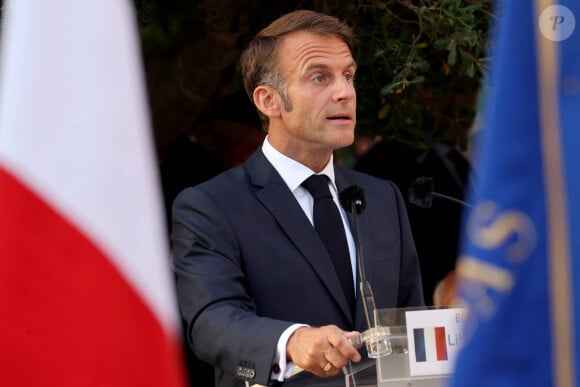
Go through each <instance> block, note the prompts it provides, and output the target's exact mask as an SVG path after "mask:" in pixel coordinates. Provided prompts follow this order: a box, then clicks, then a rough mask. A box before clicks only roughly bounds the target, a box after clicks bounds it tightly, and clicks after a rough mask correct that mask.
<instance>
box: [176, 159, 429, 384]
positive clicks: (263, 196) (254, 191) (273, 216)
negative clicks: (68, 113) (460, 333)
mask: <svg viewBox="0 0 580 387" xmlns="http://www.w3.org/2000/svg"><path fill="white" fill-rule="evenodd" d="M335 179H336V185H337V187H338V190H339V191H341V190H343V189H345V188H347V187H349V186H351V185H355V184H356V185H359V186H361V187H362V188H363V189H364V192H365V197H366V210H365V211H364V212H363V213H362V214H360V215H358V216H359V218H358V223H359V229H360V234H361V239H362V247H363V255H364V259H365V265H366V267H365V270H366V271H367V273H366V276H367V280H368V281H369V282H370V284H371V286H372V288H373V291H374V296H375V302H376V306H377V308H395V307H407V306H419V305H424V301H423V295H422V294H423V293H422V287H421V277H420V270H419V263H418V259H417V255H416V251H415V247H414V244H413V239H412V236H411V231H410V227H409V224H408V220H407V214H406V211H405V204H404V201H403V199H402V197H401V194H400V192H399V191H398V189H397V188H396V186H395V185H394V184H393V183H391V182H388V181H386V180H381V179H378V178H375V177H371V176H369V175H366V174H363V173H360V172H356V171H353V170H349V169H346V168H342V167H340V166H335ZM171 239H172V247H173V248H172V254H173V264H174V270H175V273H176V281H177V291H178V299H179V305H180V309H181V313H182V317H183V318H184V319H185V321H186V322H187V324H188V327H187V334H188V341H189V343H190V345H191V346H192V348H193V350H194V352H195V353H196V354H197V356H198V357H199V358H200V359H202V360H204V361H206V362H208V363H210V364H213V365H214V366H216V367H217V372H216V386H223V387H226V386H227V387H232V386H236V385H243V382H241V380H242V379H246V380H250V384H253V383H259V384H264V385H267V384H268V383H269V382H270V380H269V379H270V375H271V372H272V365H273V362H274V356H275V353H276V345H277V342H278V339H279V337H280V335H281V334H282V332H283V331H284V330H285V329H286V328H288V327H289V326H290V325H291V324H293V323H304V324H310V325H311V326H322V325H327V324H336V325H338V326H339V327H340V328H342V329H344V330H352V329H356V330H359V331H363V330H365V329H366V328H367V327H366V323H365V318H364V314H363V309H362V304H361V302H360V300H359V299H357V312H356V315H355V316H352V315H351V313H350V312H349V307H348V304H347V301H346V299H345V297H344V293H343V291H342V289H341V286H340V282H339V279H338V277H337V275H336V274H335V272H334V269H333V267H332V264H331V260H330V257H329V256H328V253H327V252H326V249H325V247H324V245H323V243H322V241H321V240H320V238H319V237H318V234H316V231H315V230H314V228H313V226H312V224H311V223H310V221H309V220H308V218H307V217H306V215H305V214H304V212H303V210H302V208H301V207H300V205H299V204H298V202H297V200H296V198H295V197H294V195H293V194H292V192H291V191H290V190H289V189H288V187H287V185H286V184H285V182H284V181H283V180H282V178H281V176H280V175H279V174H278V172H277V171H276V170H275V169H274V167H273V166H272V165H271V164H270V162H269V161H268V160H267V159H266V158H265V156H264V154H263V153H262V151H261V149H258V150H257V151H256V152H255V153H254V154H253V155H252V156H251V157H250V158H249V159H248V160H247V161H246V162H245V163H243V164H242V165H240V166H238V167H235V168H233V169H230V170H228V171H226V172H224V173H222V174H220V175H218V176H216V177H215V178H213V179H211V180H209V181H207V182H205V183H202V184H200V185H198V186H196V187H192V188H188V189H186V190H185V191H183V192H182V193H181V194H180V195H179V196H178V197H177V198H176V200H175V202H174V205H173V227H172V236H171ZM303 374H304V373H303ZM301 377H302V378H304V377H306V378H309V377H310V378H312V380H310V381H305V380H304V379H302V380H301V381H300V384H301V385H312V384H314V383H315V380H316V379H318V378H316V377H315V376H314V375H312V374H307V375H302V376H301ZM236 380H238V382H236ZM318 381H320V382H322V379H318ZM291 384H292V382H291V381H289V382H287V383H286V385H291Z"/></svg>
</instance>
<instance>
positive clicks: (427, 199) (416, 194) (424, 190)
mask: <svg viewBox="0 0 580 387" xmlns="http://www.w3.org/2000/svg"><path fill="white" fill-rule="evenodd" d="M409 202H411V203H413V204H414V205H416V206H419V207H421V208H430V207H431V205H432V204H433V178H431V177H427V176H421V177H418V178H416V179H415V181H414V182H413V183H411V186H410V187H409Z"/></svg>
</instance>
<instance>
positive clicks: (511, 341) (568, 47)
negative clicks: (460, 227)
mask: <svg viewBox="0 0 580 387" xmlns="http://www.w3.org/2000/svg"><path fill="white" fill-rule="evenodd" d="M496 16H497V18H496V20H495V22H496V24H495V28H494V30H493V31H494V38H493V39H492V50H491V52H492V60H491V65H490V66H491V67H490V74H489V77H488V82H489V83H488V85H487V88H486V98H485V100H486V106H485V107H484V112H483V128H482V134H481V140H480V143H479V144H478V147H477V151H476V159H475V161H474V166H475V168H476V169H477V170H478V174H477V183H476V185H475V186H474V187H473V188H472V189H471V193H470V201H472V202H473V203H474V204H475V207H474V209H473V210H472V211H471V212H470V213H469V214H466V219H465V227H464V231H463V234H464V235H463V239H462V246H461V252H462V254H461V257H460V259H459V262H458V266H457V273H458V276H459V284H458V296H459V297H460V299H462V300H463V301H464V302H465V304H466V306H467V308H468V318H467V322H466V325H465V329H464V334H463V336H464V337H463V339H464V347H463V350H462V351H461V352H460V354H459V356H458V359H457V362H456V365H455V372H454V375H453V377H452V381H451V385H452V386H457V387H459V386H461V387H464V386H470V387H471V386H485V387H489V386H493V387H502V386H510V387H514V386H526V387H529V386H542V387H545V386H557V387H570V386H576V385H578V382H577V381H578V380H580V379H579V377H578V376H579V375H578V371H579V369H580V368H579V367H578V365H579V364H578V359H580V351H578V349H579V348H580V346H579V338H580V329H579V328H580V314H579V313H577V312H578V311H580V305H579V300H580V288H579V287H580V267H579V264H580V26H577V25H576V19H577V18H579V17H580V2H579V1H578V0H568V1H560V2H558V3H555V2H551V1H538V0H531V1H528V0H526V1H515V0H505V1H500V2H498V4H497V9H496Z"/></svg>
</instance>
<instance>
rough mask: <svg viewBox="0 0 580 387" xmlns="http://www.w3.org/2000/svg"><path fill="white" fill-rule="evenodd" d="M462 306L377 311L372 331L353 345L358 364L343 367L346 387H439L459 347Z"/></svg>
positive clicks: (463, 311)
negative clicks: (358, 352) (359, 355)
mask: <svg viewBox="0 0 580 387" xmlns="http://www.w3.org/2000/svg"><path fill="white" fill-rule="evenodd" d="M464 317H465V310H464V309H462V308H442V309H435V308H402V309H379V310H376V311H375V321H376V322H377V327H376V328H371V329H369V330H368V331H365V332H363V333H362V334H361V335H360V337H358V338H357V339H356V340H354V341H353V343H354V344H355V345H356V346H357V347H360V350H359V351H360V353H361V356H362V360H361V361H360V362H359V363H353V362H351V363H349V364H348V365H347V366H346V367H344V368H343V372H344V375H345V385H346V387H443V386H445V385H447V382H448V381H449V379H450V377H451V372H452V369H453V363H454V360H455V356H456V353H457V352H458V350H459V348H460V346H461V334H462V329H463V321H464Z"/></svg>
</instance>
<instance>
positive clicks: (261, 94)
mask: <svg viewBox="0 0 580 387" xmlns="http://www.w3.org/2000/svg"><path fill="white" fill-rule="evenodd" d="M253 97H254V104H255V105H256V107H257V108H258V110H260V112H262V114H264V115H265V116H268V118H277V117H280V106H281V100H280V96H279V95H278V92H277V91H276V90H274V89H273V88H272V87H270V86H265V85H262V86H258V87H256V88H255V89H254V94H253Z"/></svg>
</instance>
